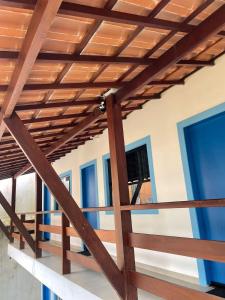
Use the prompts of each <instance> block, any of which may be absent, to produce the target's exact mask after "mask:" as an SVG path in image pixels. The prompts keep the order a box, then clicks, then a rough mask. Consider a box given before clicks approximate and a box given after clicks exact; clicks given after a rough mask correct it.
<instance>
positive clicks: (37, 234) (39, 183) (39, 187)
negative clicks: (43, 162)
mask: <svg viewBox="0 0 225 300" xmlns="http://www.w3.org/2000/svg"><path fill="white" fill-rule="evenodd" d="M35 191H36V195H35V196H36V212H40V211H42V208H43V207H42V205H43V203H42V180H41V178H40V176H39V175H38V174H37V173H36V174H35ZM41 223H42V215H41V214H36V215H35V257H36V258H40V257H41V256H42V251H41V249H40V248H39V247H38V243H39V241H40V240H41V236H42V234H41V231H40V230H39V225H40V224H41Z"/></svg>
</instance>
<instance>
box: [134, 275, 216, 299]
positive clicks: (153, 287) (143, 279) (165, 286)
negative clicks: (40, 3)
mask: <svg viewBox="0 0 225 300" xmlns="http://www.w3.org/2000/svg"><path fill="white" fill-rule="evenodd" d="M130 281H131V283H132V284H133V285H135V286H136V287H137V288H139V289H142V290H145V291H147V292H149V293H152V294H154V295H156V296H158V297H160V298H163V299H173V300H181V299H183V300H184V299H185V300H193V299H198V300H207V299H209V300H214V299H215V300H219V299H222V298H220V297H217V296H214V295H210V294H206V293H204V292H200V291H197V290H194V289H190V288H187V287H184V286H180V285H177V284H174V283H170V282H168V281H165V280H161V279H158V278H154V277H152V276H148V275H144V274H141V273H137V272H130Z"/></svg>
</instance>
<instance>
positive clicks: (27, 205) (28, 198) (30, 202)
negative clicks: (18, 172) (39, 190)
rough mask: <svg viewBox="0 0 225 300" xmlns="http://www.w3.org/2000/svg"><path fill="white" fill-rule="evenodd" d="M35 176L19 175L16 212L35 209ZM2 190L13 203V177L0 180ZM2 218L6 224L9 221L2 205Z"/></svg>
mask: <svg viewBox="0 0 225 300" xmlns="http://www.w3.org/2000/svg"><path fill="white" fill-rule="evenodd" d="M34 180H35V176H34V174H28V175H24V176H21V177H18V179H17V183H16V212H28V211H34V210H35V201H34V200H35V185H34V183H35V181H34ZM0 191H1V192H2V194H3V195H4V197H5V198H6V199H7V200H8V202H9V203H11V194H12V179H11V178H9V179H5V180H1V181H0ZM0 218H1V220H2V221H4V222H5V223H6V224H7V223H8V222H9V218H8V215H7V214H6V213H5V211H4V210H3V208H2V207H1V205H0Z"/></svg>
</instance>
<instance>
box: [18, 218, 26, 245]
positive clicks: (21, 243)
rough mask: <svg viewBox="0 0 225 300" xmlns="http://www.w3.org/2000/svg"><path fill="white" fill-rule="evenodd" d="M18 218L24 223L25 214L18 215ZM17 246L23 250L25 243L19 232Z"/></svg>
mask: <svg viewBox="0 0 225 300" xmlns="http://www.w3.org/2000/svg"><path fill="white" fill-rule="evenodd" d="M20 220H21V222H22V223H24V221H25V220H26V216H25V215H24V214H22V215H21V216H20ZM19 247H20V250H23V249H24V248H25V243H24V241H23V236H22V234H21V233H20V241H19Z"/></svg>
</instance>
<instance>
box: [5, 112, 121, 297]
mask: <svg viewBox="0 0 225 300" xmlns="http://www.w3.org/2000/svg"><path fill="white" fill-rule="evenodd" d="M4 122H5V125H6V127H7V129H8V130H9V132H10V133H11V135H12V136H13V137H14V139H15V140H16V141H17V143H18V145H19V146H20V148H21V149H22V150H23V152H24V154H25V155H26V157H27V158H28V160H29V161H30V163H31V164H32V166H33V168H34V169H35V170H36V172H37V173H38V174H39V176H40V177H41V178H42V180H43V181H44V182H45V184H46V185H47V186H48V188H49V189H50V191H51V193H52V194H53V196H54V197H55V198H56V199H57V201H58V203H59V205H60V206H61V207H62V210H63V212H64V213H65V215H66V216H67V218H68V219H69V221H70V222H71V224H72V226H73V227H74V229H75V230H76V231H77V232H78V234H79V236H80V237H81V239H82V240H83V241H84V243H85V244H86V245H87V247H88V249H89V250H90V252H91V253H92V255H93V257H94V258H95V259H96V261H97V263H98V264H99V266H100V267H101V269H102V271H103V272H104V274H105V275H106V277H107V278H108V280H109V281H110V283H111V284H112V285H113V287H114V288H115V290H116V291H117V293H118V294H119V296H120V297H124V278H123V275H122V273H121V271H120V270H119V269H118V267H117V265H116V264H115V262H114V261H113V259H112V258H111V256H110V255H109V253H108V252H107V250H106V249H105V247H104V245H103V244H102V242H101V241H100V239H99V237H98V236H97V234H96V233H95V231H94V230H93V228H92V227H91V225H90V224H89V223H88V221H87V220H86V218H85V217H84V215H83V213H82V211H81V210H80V208H79V207H78V205H77V204H76V201H75V200H74V199H73V197H72V196H71V195H70V193H69V191H68V190H67V188H66V187H65V186H64V184H63V183H62V181H61V180H60V178H59V176H58V175H57V173H56V172H55V170H54V169H53V167H52V166H51V164H50V163H49V162H48V160H47V159H46V157H45V155H44V154H43V152H42V151H41V150H40V148H39V147H38V145H37V144H36V143H35V141H34V139H33V138H32V136H31V135H30V133H29V132H28V130H27V129H26V127H25V126H24V124H23V122H22V121H21V120H20V118H19V117H18V116H17V114H16V113H14V114H13V115H12V117H11V118H8V119H5V120H4Z"/></svg>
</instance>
